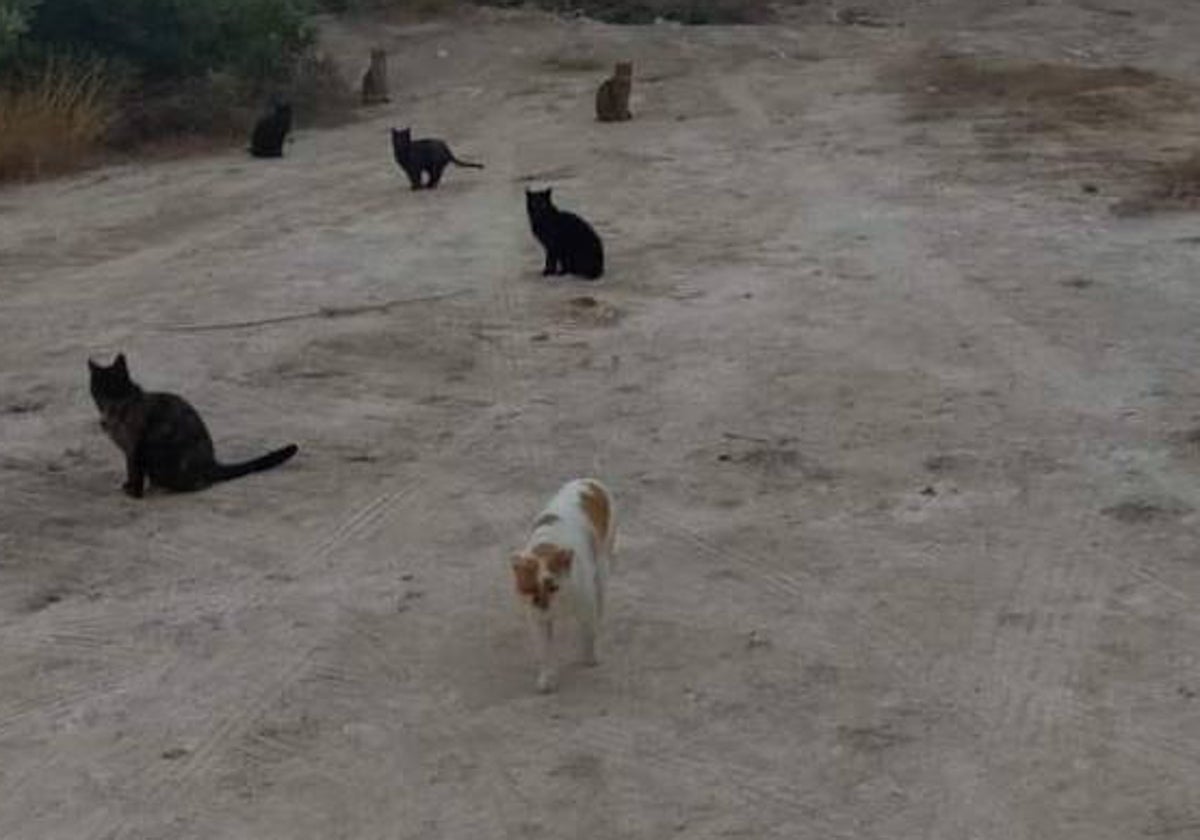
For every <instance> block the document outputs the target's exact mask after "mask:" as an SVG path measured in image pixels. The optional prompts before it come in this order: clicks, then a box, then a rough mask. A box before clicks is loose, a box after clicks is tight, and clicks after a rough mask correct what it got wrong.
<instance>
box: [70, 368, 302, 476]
mask: <svg viewBox="0 0 1200 840" xmlns="http://www.w3.org/2000/svg"><path fill="white" fill-rule="evenodd" d="M88 370H89V371H90V372H91V388H92V399H94V400H95V401H96V407H97V408H98V409H100V425H101V426H102V427H103V428H104V431H105V432H106V433H107V434H108V436H109V437H110V438H112V440H113V442H114V443H115V444H116V445H117V446H118V447H120V449H121V451H122V452H124V453H125V473H126V476H125V484H124V485H123V487H122V489H123V490H124V491H125V492H126V493H128V494H129V495H130V496H133V497H134V498H135V499H140V498H141V496H142V490H143V487H144V485H145V480H146V479H147V478H149V479H150V482H151V483H152V484H155V485H157V486H159V487H163V488H165V489H167V490H178V491H186V490H202V489H204V488H205V487H207V486H208V485H210V484H213V483H214V482H217V481H228V480H229V479H231V478H239V477H241V476H243V475H248V474H249V473H252V472H258V471H259V470H265V469H270V468H271V467H274V466H277V465H279V464H282V463H283V462H284V461H286V460H287V459H288V458H291V457H292V456H293V455H295V454H296V449H297V447H296V445H295V444H288V445H287V446H285V447H283V448H282V449H276V450H275V451H274V452H269V453H267V454H266V455H263V456H262V457H261V458H255V459H254V460H252V461H244V462H242V463H240V464H220V463H218V462H217V459H216V456H215V455H214V454H213V443H212V438H211V437H209V435H208V429H206V428H205V426H204V421H203V420H201V419H200V415H199V414H197V413H196V409H194V408H192V406H191V405H189V404H188V402H187V401H186V400H184V399H183V398H182V397H177V396H175V395H174V394H161V393H154V392H146V391H143V390H142V389H141V387H139V386H138V384H137V383H136V382H134V381H133V380H132V379H130V378H129V368H128V367H127V366H126V364H125V354H124V353H122V354H121V355H119V356H117V358H116V361H114V362H113V363H112V364H111V365H109V366H108V367H104V366H103V365H98V364H96V363H95V362H93V361H92V360H91V359H88Z"/></svg>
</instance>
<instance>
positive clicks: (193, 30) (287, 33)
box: [0, 0, 313, 81]
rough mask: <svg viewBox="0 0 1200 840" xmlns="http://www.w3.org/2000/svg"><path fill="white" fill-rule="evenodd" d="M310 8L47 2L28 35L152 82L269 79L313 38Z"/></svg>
mask: <svg viewBox="0 0 1200 840" xmlns="http://www.w3.org/2000/svg"><path fill="white" fill-rule="evenodd" d="M0 2H8V0H0ZM311 11H312V7H311V5H310V2H309V0H41V3H40V5H39V6H38V7H37V9H36V13H35V14H34V15H33V17H32V18H31V20H30V21H29V31H28V34H27V38H28V39H29V40H32V41H35V42H39V43H42V44H49V45H53V46H56V47H69V48H72V49H83V50H87V51H90V52H94V53H96V54H98V55H103V56H105V57H108V58H113V59H117V60H120V61H122V62H125V63H127V64H128V65H129V66H130V67H132V68H134V70H135V71H136V72H137V73H139V74H140V75H141V76H142V77H143V78H145V79H147V80H151V81H157V80H162V79H173V78H174V79H178V78H187V77H197V76H203V75H205V74H206V73H210V72H222V71H232V72H235V73H237V74H238V75H241V76H245V77H250V78H266V77H271V76H278V75H281V74H283V73H285V72H286V71H287V69H288V67H289V66H290V63H291V61H292V60H293V58H294V56H295V55H296V54H298V53H299V52H300V51H301V50H302V49H303V48H304V47H305V46H307V45H309V44H310V43H311V42H312V40H313V31H312V28H311V26H310V24H309V22H308V16H309V14H310V13H311Z"/></svg>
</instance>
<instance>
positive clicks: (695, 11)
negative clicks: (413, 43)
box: [479, 0, 770, 24]
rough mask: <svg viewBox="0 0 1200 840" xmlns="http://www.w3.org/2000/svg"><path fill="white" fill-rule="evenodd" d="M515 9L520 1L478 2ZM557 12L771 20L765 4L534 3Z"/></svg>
mask: <svg viewBox="0 0 1200 840" xmlns="http://www.w3.org/2000/svg"><path fill="white" fill-rule="evenodd" d="M479 1H480V2H482V3H484V4H485V5H492V6H516V5H520V4H521V2H522V0H479ZM535 2H536V3H537V5H539V6H541V7H542V8H545V9H550V10H551V11H556V12H582V13H583V14H585V15H587V16H589V17H593V18H595V19H597V20H603V21H607V22H608V23H653V22H654V21H655V20H656V19H658V18H663V19H664V20H673V21H677V22H678V23H687V24H720V23H754V22H756V21H761V20H765V19H766V18H768V17H769V16H770V4H769V3H768V2H767V0H535Z"/></svg>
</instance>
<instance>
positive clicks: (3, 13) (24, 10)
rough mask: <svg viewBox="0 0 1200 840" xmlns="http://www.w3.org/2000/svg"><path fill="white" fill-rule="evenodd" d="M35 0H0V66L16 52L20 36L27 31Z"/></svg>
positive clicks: (9, 62) (6, 64)
mask: <svg viewBox="0 0 1200 840" xmlns="http://www.w3.org/2000/svg"><path fill="white" fill-rule="evenodd" d="M36 4H37V0H0V68H4V67H7V66H8V65H10V64H11V63H12V61H13V59H14V58H15V56H16V53H17V46H18V44H19V43H20V40H21V37H22V36H23V35H24V34H25V33H26V32H28V31H29V18H30V16H31V14H32V12H33V8H34V6H35V5H36Z"/></svg>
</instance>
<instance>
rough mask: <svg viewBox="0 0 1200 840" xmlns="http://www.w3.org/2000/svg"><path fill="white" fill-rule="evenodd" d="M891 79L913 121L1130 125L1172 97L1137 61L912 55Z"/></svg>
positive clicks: (1164, 82) (1171, 87)
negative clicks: (992, 116) (1084, 63)
mask: <svg viewBox="0 0 1200 840" xmlns="http://www.w3.org/2000/svg"><path fill="white" fill-rule="evenodd" d="M902 71H903V72H901V73H897V74H896V75H895V76H894V78H899V79H902V80H903V81H902V82H901V84H902V85H903V88H904V90H905V92H906V93H907V94H908V99H909V110H910V113H911V114H912V116H913V117H914V118H917V119H926V120H928V119H944V118H947V117H953V116H957V115H961V114H964V113H980V112H987V111H993V112H995V111H998V112H1000V113H1001V114H1002V115H1004V116H1007V117H1010V118H1015V119H1020V120H1022V121H1023V123H1024V126H1023V127H1024V128H1027V129H1033V130H1056V129H1064V128H1070V127H1072V126H1082V127H1105V126H1111V125H1113V124H1120V123H1136V122H1137V121H1139V120H1140V119H1142V118H1143V116H1144V115H1146V114H1147V113H1149V112H1151V111H1153V110H1155V108H1161V107H1163V106H1166V105H1168V104H1170V103H1171V102H1176V101H1178V99H1179V96H1180V90H1179V88H1178V86H1177V85H1176V84H1174V83H1173V82H1171V81H1170V80H1169V79H1166V78H1165V77H1163V76H1160V75H1158V74H1156V73H1152V72H1149V71H1147V70H1140V69H1138V68H1136V67H1081V66H1076V65H1069V64H1051V63H1046V62H1039V63H1032V64H1023V63H1015V62H1009V61H1002V60H986V59H979V58H973V57H967V56H955V55H930V54H928V53H926V54H922V55H919V56H917V57H916V58H915V59H913V60H911V61H910V62H908V63H907V65H906V66H905V67H903V68H902Z"/></svg>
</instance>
